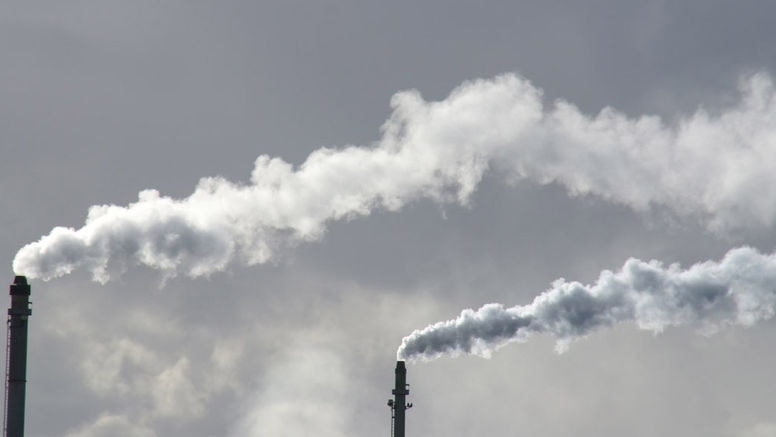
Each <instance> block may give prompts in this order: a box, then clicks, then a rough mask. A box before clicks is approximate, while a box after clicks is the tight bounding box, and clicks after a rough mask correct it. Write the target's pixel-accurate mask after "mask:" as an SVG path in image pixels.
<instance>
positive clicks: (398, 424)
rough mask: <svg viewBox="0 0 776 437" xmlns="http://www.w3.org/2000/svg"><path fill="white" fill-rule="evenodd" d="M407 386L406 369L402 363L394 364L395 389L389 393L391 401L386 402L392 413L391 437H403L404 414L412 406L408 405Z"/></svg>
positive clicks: (408, 390) (408, 392)
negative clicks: (391, 396) (391, 394)
mask: <svg viewBox="0 0 776 437" xmlns="http://www.w3.org/2000/svg"><path fill="white" fill-rule="evenodd" d="M409 386H410V385H409V384H407V368H406V367H405V366H404V361H397V362H396V387H394V389H393V390H392V391H391V393H393V399H389V400H388V406H389V407H391V411H392V413H393V414H392V416H391V419H392V422H391V425H392V426H391V429H392V431H393V433H392V436H393V437H404V413H405V412H406V411H407V410H408V409H410V408H412V404H411V403H410V404H408V403H407V402H406V401H407V395H408V394H410V389H409Z"/></svg>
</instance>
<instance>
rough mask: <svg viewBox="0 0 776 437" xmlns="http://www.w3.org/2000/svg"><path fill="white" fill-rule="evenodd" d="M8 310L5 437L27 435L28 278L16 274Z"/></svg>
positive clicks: (29, 312) (30, 312)
mask: <svg viewBox="0 0 776 437" xmlns="http://www.w3.org/2000/svg"><path fill="white" fill-rule="evenodd" d="M10 294H11V308H9V309H8V346H7V347H8V350H7V351H6V353H7V354H8V363H7V366H8V367H7V372H8V374H7V380H6V386H5V436H6V437H23V436H24V397H25V389H26V384H27V319H28V318H29V317H30V315H31V314H32V310H31V309H30V286H29V284H27V278H26V277H24V276H16V277H15V278H14V281H13V284H11V291H10Z"/></svg>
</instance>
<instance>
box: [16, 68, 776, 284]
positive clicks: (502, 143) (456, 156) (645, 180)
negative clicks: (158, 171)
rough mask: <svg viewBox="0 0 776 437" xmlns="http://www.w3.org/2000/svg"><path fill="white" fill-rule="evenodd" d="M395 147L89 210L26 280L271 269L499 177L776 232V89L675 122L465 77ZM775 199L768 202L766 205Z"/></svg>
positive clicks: (404, 102) (762, 87)
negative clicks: (328, 236)
mask: <svg viewBox="0 0 776 437" xmlns="http://www.w3.org/2000/svg"><path fill="white" fill-rule="evenodd" d="M391 105H392V108H393V112H392V114H391V117H390V118H389V119H388V120H387V121H386V122H385V124H384V125H383V127H382V136H381V138H380V139H379V140H378V141H376V142H375V143H374V144H372V145H370V146H368V147H366V146H364V147H359V146H348V147H344V148H340V149H331V148H321V149H318V150H316V151H314V152H313V153H312V154H310V156H309V157H308V158H307V159H306V160H305V162H304V163H302V164H301V165H299V166H298V167H294V166H292V165H291V164H289V163H287V162H285V161H283V160H282V159H280V158H270V157H268V156H260V157H259V158H258V159H257V160H256V164H255V168H254V170H253V173H252V175H251V179H250V183H233V182H230V181H227V180H225V179H223V178H217V177H216V178H206V179H202V180H201V181H200V183H199V185H198V186H197V187H196V189H195V191H194V193H193V194H191V195H190V196H189V197H187V198H184V199H173V198H170V197H166V196H162V195H160V194H159V193H158V192H157V191H155V190H147V191H143V192H141V193H140V195H139V199H138V201H137V202H135V203H132V204H130V205H128V206H115V205H102V206H94V207H92V208H91V209H90V211H89V214H88V216H87V219H86V223H85V224H84V226H83V227H81V228H80V229H73V228H65V227H57V228H55V229H53V230H52V231H51V233H49V234H48V235H46V236H44V237H42V238H41V239H40V240H39V241H37V242H33V243H30V244H28V245H26V246H25V247H23V248H22V249H21V250H20V251H19V252H18V253H17V255H16V257H15V259H14V263H13V268H14V271H15V272H16V273H17V274H25V275H27V276H30V277H32V278H41V279H45V280H47V279H51V278H55V277H58V276H62V275H65V274H68V273H70V272H72V271H73V270H76V269H86V270H88V271H89V272H91V274H92V276H93V278H94V279H95V280H97V281H101V282H105V281H107V280H109V279H110V278H111V276H112V275H115V274H117V273H120V272H121V271H123V270H124V269H126V268H128V267H129V266H131V265H135V264H140V265H145V266H148V267H150V268H153V269H157V270H159V271H161V272H162V273H163V274H164V275H165V276H174V275H176V274H186V275H189V276H202V275H208V274H210V273H213V272H215V271H221V270H224V269H225V268H227V267H228V266H229V265H230V264H231V263H232V262H234V261H239V262H242V263H245V264H249V265H250V264H257V263H264V262H266V261H268V260H270V259H272V258H273V257H275V256H276V255H277V253H278V251H279V250H282V249H283V248H285V247H291V246H294V245H296V244H299V243H301V242H307V241H314V240H317V239H320V238H321V237H322V235H323V234H324V232H325V230H326V226H327V223H328V222H329V221H332V220H342V219H350V218H354V217H357V216H365V215H368V214H370V213H371V212H372V211H373V210H375V209H386V210H390V211H395V210H398V209H400V208H402V207H403V206H404V205H406V204H407V203H408V202H412V201H415V200H417V199H431V200H433V201H436V202H454V203H460V204H466V202H467V201H468V199H469V198H470V196H471V195H472V193H473V192H474V191H475V190H476V189H477V185H478V184H479V182H480V180H481V179H482V177H483V174H484V172H485V171H487V170H488V169H489V168H493V169H494V170H496V171H497V172H498V173H499V174H500V175H501V176H503V177H504V179H505V180H506V181H508V182H510V183H517V182H519V181H521V180H530V181H532V182H534V183H540V184H548V183H558V184H561V185H562V186H564V187H566V189H567V191H568V192H569V193H570V194H571V195H581V194H594V195H598V196H601V197H602V198H604V199H607V200H609V201H612V202H617V203H621V204H625V205H628V206H630V207H632V208H633V209H635V210H638V211H643V210H647V209H649V208H652V207H653V206H655V205H658V206H662V207H665V208H668V209H669V210H671V211H673V212H674V213H676V214H677V215H680V216H689V217H692V218H694V219H698V220H700V221H701V222H703V223H704V225H706V226H707V227H708V228H709V229H710V230H712V231H715V232H728V231H735V230H737V229H739V228H741V229H748V228H752V227H755V228H756V227H767V226H771V225H773V224H774V222H776V202H774V201H772V199H776V172H774V171H773V169H772V163H773V162H776V147H773V144H774V139H776V98H774V89H773V86H772V84H771V81H770V79H769V78H768V77H767V76H766V75H755V76H753V77H751V78H749V79H748V80H746V81H744V82H742V87H741V98H740V101H739V102H738V103H737V104H735V105H733V106H731V107H729V108H726V109H724V110H722V111H719V112H717V113H716V115H710V114H709V113H707V112H705V111H704V110H700V109H699V110H698V111H697V112H696V113H695V114H693V115H691V116H687V117H679V116H677V117H676V118H675V119H673V120H670V123H665V122H664V121H662V120H661V119H660V118H659V117H656V116H643V117H639V118H628V117H627V116H626V115H624V114H622V113H620V112H618V111H616V110H614V109H611V108H605V109H603V110H602V111H601V112H600V113H599V114H597V115H595V116H591V115H586V114H584V113H582V112H580V111H579V110H578V109H577V108H576V107H575V106H573V105H572V104H570V103H568V102H565V101H562V100H559V101H556V102H554V104H552V105H551V106H549V107H544V105H543V102H542V91H541V90H540V89H538V88H536V87H534V86H533V85H532V84H531V83H529V82H528V81H527V80H525V79H523V78H521V77H519V76H516V75H514V74H507V75H503V76H499V77H496V78H494V79H492V80H476V81H472V82H466V83H464V84H463V85H461V86H459V87H458V88H457V89H455V90H454V91H453V92H452V93H451V94H450V96H449V97H447V98H446V99H445V100H442V101H439V102H427V101H424V100H423V99H422V98H421V96H420V95H419V93H417V92H415V91H405V92H401V93H398V94H396V95H394V96H393V98H392V100H391ZM763 199H765V201H763Z"/></svg>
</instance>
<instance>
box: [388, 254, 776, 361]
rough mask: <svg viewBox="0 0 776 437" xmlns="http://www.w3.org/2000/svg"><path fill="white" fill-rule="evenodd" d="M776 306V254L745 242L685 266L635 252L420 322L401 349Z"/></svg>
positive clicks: (751, 314) (496, 343)
mask: <svg viewBox="0 0 776 437" xmlns="http://www.w3.org/2000/svg"><path fill="white" fill-rule="evenodd" d="M775 311H776V254H771V255H764V254H761V253H759V252H758V251H756V250H755V249H752V248H749V247H742V248H738V249H733V250H731V251H729V252H728V253H727V254H726V255H725V257H724V258H723V259H722V261H719V262H714V261H706V262H703V263H700V264H696V265H694V266H692V267H690V268H688V269H686V270H682V269H681V268H680V267H679V265H677V264H672V265H670V266H668V267H664V266H663V265H662V264H661V263H660V262H658V261H650V262H644V261H640V260H637V259H633V258H631V259H629V260H628V261H627V262H626V263H625V265H624V266H623V267H622V270H620V271H619V272H616V273H615V272H611V271H608V270H606V271H603V272H602V273H601V275H600V276H599V278H598V281H596V283H595V284H593V285H582V284H580V283H578V282H566V281H565V280H563V279H559V280H558V281H555V283H553V284H552V288H550V289H549V290H547V291H545V292H544V293H542V294H540V295H539V296H537V297H536V298H535V299H534V300H533V302H531V304H529V305H525V306H514V307H512V308H504V306H503V305H500V304H489V305H485V306H483V307H482V308H480V309H478V310H477V311H474V310H471V309H467V310H464V311H463V312H461V315H460V316H458V318H456V319H454V320H448V321H444V322H439V323H435V324H433V325H430V326H428V327H426V328H424V329H419V330H416V331H414V332H413V333H412V334H410V335H409V336H407V337H404V340H403V341H402V344H401V346H400V347H399V350H398V351H397V356H398V357H399V359H407V360H432V359H435V358H438V357H442V356H456V355H460V354H473V355H479V356H483V357H489V356H490V354H491V353H492V352H493V351H495V350H497V349H499V348H500V347H502V346H504V345H506V344H508V343H511V342H524V341H527V340H528V339H529V338H530V337H531V336H532V335H534V334H550V335H552V336H554V337H555V338H556V340H557V343H556V349H557V350H558V351H563V350H565V349H566V348H567V347H568V345H569V343H570V342H572V341H574V340H576V339H579V338H581V337H584V336H586V335H588V334H590V333H592V332H594V331H596V330H599V329H602V328H607V327H611V326H613V325H615V324H618V323H634V324H635V325H636V326H638V327H639V328H640V329H645V330H649V331H653V332H661V331H663V329H665V328H666V327H668V326H683V325H689V326H695V327H697V328H699V329H700V331H701V332H702V333H705V334H712V333H714V332H716V331H717V330H719V329H721V328H724V327H725V326H730V325H740V326H751V325H753V324H754V323H755V322H757V321H759V320H763V319H769V318H771V317H773V315H774V312H775Z"/></svg>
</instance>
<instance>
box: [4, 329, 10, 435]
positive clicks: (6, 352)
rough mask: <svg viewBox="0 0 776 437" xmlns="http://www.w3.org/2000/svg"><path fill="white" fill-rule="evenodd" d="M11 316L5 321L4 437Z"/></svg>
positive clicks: (5, 429)
mask: <svg viewBox="0 0 776 437" xmlns="http://www.w3.org/2000/svg"><path fill="white" fill-rule="evenodd" d="M10 323H11V316H8V320H7V321H6V322H5V327H6V334H5V394H4V396H3V437H6V436H7V435H8V372H9V371H10V368H9V366H10V365H11V362H10V361H9V360H10V357H11V326H10Z"/></svg>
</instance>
